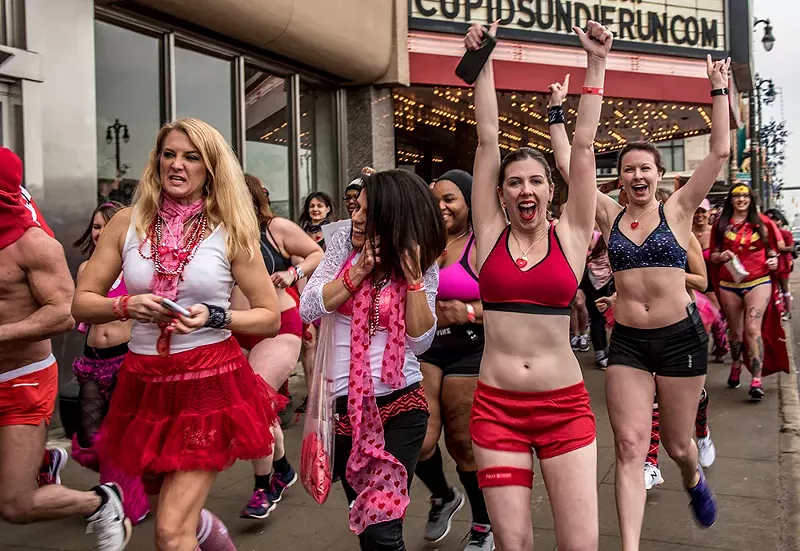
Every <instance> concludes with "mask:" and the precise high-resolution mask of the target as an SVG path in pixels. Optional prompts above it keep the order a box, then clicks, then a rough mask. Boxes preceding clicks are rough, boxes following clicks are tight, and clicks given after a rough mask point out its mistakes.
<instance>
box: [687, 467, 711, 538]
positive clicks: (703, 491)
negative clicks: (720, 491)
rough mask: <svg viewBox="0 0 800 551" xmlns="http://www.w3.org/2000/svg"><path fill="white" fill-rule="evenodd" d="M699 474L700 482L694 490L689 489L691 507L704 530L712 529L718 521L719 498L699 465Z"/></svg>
mask: <svg viewBox="0 0 800 551" xmlns="http://www.w3.org/2000/svg"><path fill="white" fill-rule="evenodd" d="M697 473H698V474H699V475H700V480H698V481H697V484H696V485H695V487H694V488H688V489H687V491H688V492H689V496H690V497H691V498H692V501H691V503H690V506H691V507H692V512H693V513H694V518H695V519H697V522H698V523H699V524H700V526H702V527H703V528H711V527H712V526H713V525H714V523H715V522H716V521H717V497H716V496H715V495H714V492H713V491H712V490H711V488H710V487H709V486H708V482H707V481H706V475H705V474H704V473H703V469H702V468H701V467H700V466H699V465H698V466H697Z"/></svg>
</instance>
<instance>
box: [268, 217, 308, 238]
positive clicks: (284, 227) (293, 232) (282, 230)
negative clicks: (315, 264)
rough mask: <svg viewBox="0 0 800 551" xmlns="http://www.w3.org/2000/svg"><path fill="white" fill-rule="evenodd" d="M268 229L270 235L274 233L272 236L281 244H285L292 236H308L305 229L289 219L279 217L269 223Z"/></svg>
mask: <svg viewBox="0 0 800 551" xmlns="http://www.w3.org/2000/svg"><path fill="white" fill-rule="evenodd" d="M268 228H269V231H270V233H272V235H273V236H274V237H275V239H278V240H280V241H281V242H283V241H284V240H285V239H287V238H288V237H291V236H297V235H299V234H303V235H306V232H304V231H303V228H301V227H300V226H298V225H297V224H295V223H294V222H292V221H291V220H289V219H288V218H281V217H278V216H276V217H275V218H273V219H272V221H271V222H270V223H269V226H268ZM309 239H310V238H309Z"/></svg>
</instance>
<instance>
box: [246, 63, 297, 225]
mask: <svg viewBox="0 0 800 551" xmlns="http://www.w3.org/2000/svg"><path fill="white" fill-rule="evenodd" d="M286 87H287V84H286V81H285V80H284V79H282V78H281V77H277V76H275V75H271V74H269V73H265V72H262V71H259V70H256V69H254V68H252V67H247V68H246V69H245V100H244V103H245V121H246V128H247V130H246V134H245V135H246V139H247V144H246V148H247V155H246V156H245V167H244V168H245V172H249V173H251V174H253V175H254V176H257V177H258V178H260V179H261V181H262V182H263V184H264V187H266V188H267V190H268V191H269V196H270V202H271V204H272V210H273V211H274V212H275V214H277V215H278V216H283V217H286V218H290V217H291V213H290V210H289V115H288V107H287V104H286V100H287V94H286Z"/></svg>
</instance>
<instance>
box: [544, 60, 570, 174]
mask: <svg viewBox="0 0 800 551" xmlns="http://www.w3.org/2000/svg"><path fill="white" fill-rule="evenodd" d="M549 88H550V101H548V103H547V124H548V125H549V126H550V145H552V146H553V156H554V157H555V158H556V168H557V169H558V172H559V173H561V177H562V178H564V182H565V183H566V184H567V185H569V157H570V150H571V149H572V146H571V145H570V144H569V136H568V135H567V126H566V121H565V120H564V108H563V107H562V104H563V103H564V99H566V97H567V94H568V93H569V74H567V76H566V77H564V83H563V84H561V83H560V82H554V83H553V84H551V85H550V87H549Z"/></svg>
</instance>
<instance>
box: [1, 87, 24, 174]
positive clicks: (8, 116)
mask: <svg viewBox="0 0 800 551" xmlns="http://www.w3.org/2000/svg"><path fill="white" fill-rule="evenodd" d="M0 146H2V147H7V148H9V149H10V150H11V151H13V152H14V153H16V154H17V155H19V157H20V158H21V159H25V155H24V151H23V150H22V146H23V140H22V91H21V89H20V86H19V84H12V85H6V84H2V83H0Z"/></svg>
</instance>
